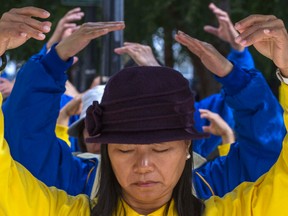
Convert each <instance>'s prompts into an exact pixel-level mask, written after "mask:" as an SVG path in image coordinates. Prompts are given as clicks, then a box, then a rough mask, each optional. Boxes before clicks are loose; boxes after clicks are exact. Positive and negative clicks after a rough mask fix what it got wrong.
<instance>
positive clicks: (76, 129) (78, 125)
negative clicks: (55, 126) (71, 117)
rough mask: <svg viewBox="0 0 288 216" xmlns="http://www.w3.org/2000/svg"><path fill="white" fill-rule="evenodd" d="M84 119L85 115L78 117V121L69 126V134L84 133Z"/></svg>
mask: <svg viewBox="0 0 288 216" xmlns="http://www.w3.org/2000/svg"><path fill="white" fill-rule="evenodd" d="M84 119H85V117H83V118H81V119H78V120H77V121H75V122H73V123H72V124H71V125H70V126H69V128H68V135H69V136H72V137H76V138H77V137H79V135H80V133H82V131H83V129H84V124H85V123H84Z"/></svg>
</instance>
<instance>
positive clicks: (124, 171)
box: [110, 156, 131, 187]
mask: <svg viewBox="0 0 288 216" xmlns="http://www.w3.org/2000/svg"><path fill="white" fill-rule="evenodd" d="M110 162H111V166H112V170H113V172H114V174H115V177H116V179H117V181H118V182H119V184H120V185H121V186H122V187H125V185H127V184H128V181H127V179H129V177H128V176H129V173H130V170H131V167H130V164H131V163H127V162H126V161H125V160H123V159H121V158H119V157H113V156H112V157H110Z"/></svg>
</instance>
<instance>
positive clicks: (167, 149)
mask: <svg viewBox="0 0 288 216" xmlns="http://www.w3.org/2000/svg"><path fill="white" fill-rule="evenodd" d="M153 151H154V152H157V153H163V152H167V151H169V148H165V149H153Z"/></svg>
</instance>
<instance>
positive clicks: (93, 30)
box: [82, 22, 125, 39]
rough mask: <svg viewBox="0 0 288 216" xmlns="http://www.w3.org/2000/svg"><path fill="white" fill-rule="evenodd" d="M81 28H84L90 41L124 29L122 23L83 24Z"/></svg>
mask: <svg viewBox="0 0 288 216" xmlns="http://www.w3.org/2000/svg"><path fill="white" fill-rule="evenodd" d="M82 26H83V28H85V31H86V35H87V36H88V38H91V39H93V38H97V37H100V36H102V35H105V34H107V33H109V32H112V31H118V30H122V29H124V28H125V25H124V23H123V22H113V24H111V23H108V24H107V23H105V24H99V23H85V24H83V25H82Z"/></svg>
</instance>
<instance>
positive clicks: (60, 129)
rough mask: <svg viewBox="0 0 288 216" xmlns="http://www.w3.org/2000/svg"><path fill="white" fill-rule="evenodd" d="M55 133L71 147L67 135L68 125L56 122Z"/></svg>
mask: <svg viewBox="0 0 288 216" xmlns="http://www.w3.org/2000/svg"><path fill="white" fill-rule="evenodd" d="M55 134H56V136H57V137H58V138H59V139H61V140H63V141H64V142H66V143H67V145H68V146H69V147H71V143H70V141H69V135H68V127H67V126H65V125H60V124H56V128H55Z"/></svg>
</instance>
